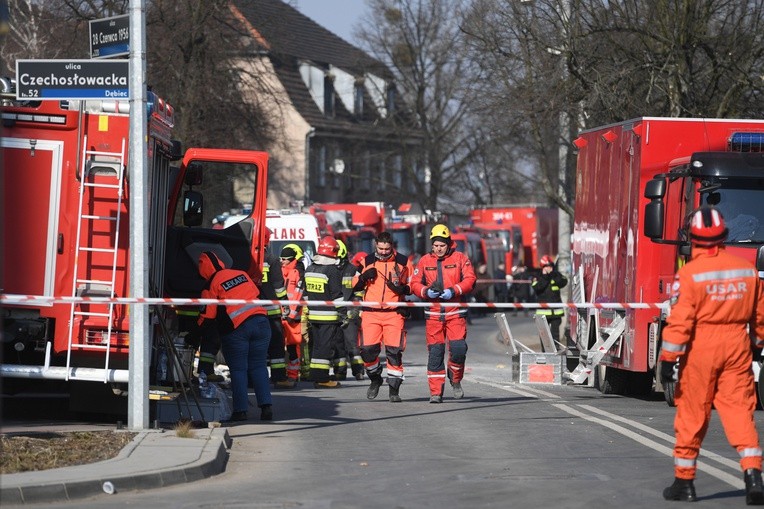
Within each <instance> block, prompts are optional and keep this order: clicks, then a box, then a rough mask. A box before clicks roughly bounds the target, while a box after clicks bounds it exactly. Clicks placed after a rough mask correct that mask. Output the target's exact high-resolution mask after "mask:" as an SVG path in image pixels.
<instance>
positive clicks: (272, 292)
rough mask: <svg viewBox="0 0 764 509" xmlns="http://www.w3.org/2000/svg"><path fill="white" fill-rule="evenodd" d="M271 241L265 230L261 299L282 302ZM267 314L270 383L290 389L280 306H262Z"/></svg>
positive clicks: (283, 289)
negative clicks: (269, 326)
mask: <svg viewBox="0 0 764 509" xmlns="http://www.w3.org/2000/svg"><path fill="white" fill-rule="evenodd" d="M270 240H271V230H270V228H266V235H265V259H264V260H263V277H262V280H261V282H260V292H261V295H262V297H261V298H262V299H268V300H284V299H285V298H286V294H287V291H286V287H285V286H284V275H283V274H282V272H281V263H280V261H279V256H278V255H277V254H276V253H273V252H271V250H270V249H269V248H268V247H269V244H270ZM263 307H264V308H265V310H266V312H267V313H268V321H269V322H270V325H271V342H270V345H269V346H268V359H269V361H270V366H271V383H273V384H274V386H276V387H282V388H290V387H288V386H289V384H285V383H284V382H286V381H287V380H286V379H287V376H286V359H285V350H284V326H283V325H282V324H281V315H282V311H281V306H280V305H278V304H266V305H265V306H263Z"/></svg>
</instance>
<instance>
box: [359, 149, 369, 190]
mask: <svg viewBox="0 0 764 509" xmlns="http://www.w3.org/2000/svg"><path fill="white" fill-rule="evenodd" d="M361 189H363V190H364V191H368V190H369V189H371V156H370V155H369V151H368V150H367V151H365V152H364V153H363V167H362V168H361Z"/></svg>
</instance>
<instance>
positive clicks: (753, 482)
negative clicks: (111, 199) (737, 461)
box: [743, 468, 764, 505]
mask: <svg viewBox="0 0 764 509" xmlns="http://www.w3.org/2000/svg"><path fill="white" fill-rule="evenodd" d="M743 479H744V480H745V503H746V505H764V486H762V481H761V470H758V469H755V468H749V469H748V470H746V471H745V472H744V473H743Z"/></svg>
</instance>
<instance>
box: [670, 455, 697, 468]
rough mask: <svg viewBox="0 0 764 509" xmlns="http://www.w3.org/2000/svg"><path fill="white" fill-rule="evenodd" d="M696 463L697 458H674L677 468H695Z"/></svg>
mask: <svg viewBox="0 0 764 509" xmlns="http://www.w3.org/2000/svg"><path fill="white" fill-rule="evenodd" d="M696 463H697V458H677V457H674V466H676V467H685V468H694V467H695V464H696Z"/></svg>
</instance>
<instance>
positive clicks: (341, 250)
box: [337, 239, 348, 260]
mask: <svg viewBox="0 0 764 509" xmlns="http://www.w3.org/2000/svg"><path fill="white" fill-rule="evenodd" d="M347 257H348V247H347V246H346V245H345V243H344V242H342V241H341V240H340V239H337V258H339V259H341V260H342V259H345V258H347Z"/></svg>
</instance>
